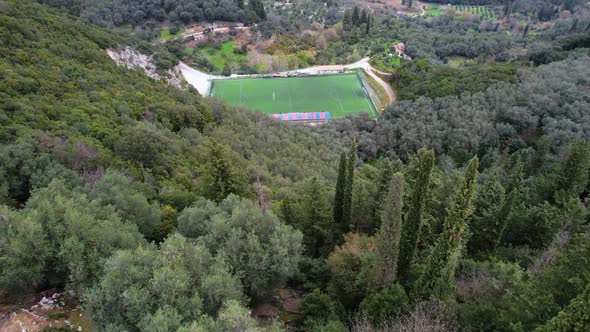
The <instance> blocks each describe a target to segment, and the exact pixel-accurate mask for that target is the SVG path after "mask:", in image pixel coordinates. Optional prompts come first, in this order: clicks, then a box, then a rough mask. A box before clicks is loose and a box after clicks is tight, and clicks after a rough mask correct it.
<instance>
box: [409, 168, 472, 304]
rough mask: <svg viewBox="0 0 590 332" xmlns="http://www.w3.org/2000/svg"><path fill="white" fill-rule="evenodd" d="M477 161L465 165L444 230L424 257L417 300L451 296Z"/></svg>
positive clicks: (469, 209) (469, 207) (470, 208)
mask: <svg viewBox="0 0 590 332" xmlns="http://www.w3.org/2000/svg"><path fill="white" fill-rule="evenodd" d="M478 165H479V160H478V158H477V157H473V159H471V160H470V161H469V164H468V165H467V170H466V172H465V176H464V178H463V182H462V184H461V186H460V188H459V190H458V192H457V195H456V196H455V198H454V200H453V202H452V203H451V206H450V207H449V208H448V210H447V216H446V218H445V223H444V229H443V232H442V234H441V235H440V237H439V238H438V240H437V242H436V244H435V246H434V248H432V252H431V253H430V256H429V257H428V261H427V263H426V266H425V268H424V270H423V272H422V274H421V275H420V278H419V279H418V281H417V282H416V284H415V285H414V288H413V292H414V296H415V297H417V298H428V297H436V298H440V299H448V298H449V297H451V296H452V294H453V289H454V275H455V270H456V268H457V263H458V260H459V256H460V255H461V247H462V242H463V235H464V234H465V231H466V230H467V218H468V217H469V215H470V214H471V212H472V201H473V195H474V192H475V186H476V182H477V167H478Z"/></svg>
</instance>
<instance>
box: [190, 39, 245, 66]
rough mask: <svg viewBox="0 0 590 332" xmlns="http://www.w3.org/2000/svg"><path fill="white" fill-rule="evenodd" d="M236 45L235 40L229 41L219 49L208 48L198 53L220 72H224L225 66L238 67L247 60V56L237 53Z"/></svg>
mask: <svg viewBox="0 0 590 332" xmlns="http://www.w3.org/2000/svg"><path fill="white" fill-rule="evenodd" d="M235 44H236V42H235V41H234V40H229V41H227V42H225V43H223V44H222V45H221V47H219V48H215V47H213V46H207V47H203V48H201V49H199V50H198V52H199V55H200V56H203V57H206V58H207V59H208V60H209V62H210V63H211V64H212V65H213V66H215V68H216V69H217V70H218V71H222V70H223V68H224V67H225V66H234V65H238V63H239V62H240V61H244V60H246V55H245V54H238V53H236V52H235V50H234V45H235Z"/></svg>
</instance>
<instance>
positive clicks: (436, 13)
mask: <svg viewBox="0 0 590 332" xmlns="http://www.w3.org/2000/svg"><path fill="white" fill-rule="evenodd" d="M440 14H441V11H440V9H438V8H432V9H427V10H426V11H424V15H426V16H440Z"/></svg>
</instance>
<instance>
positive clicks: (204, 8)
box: [37, 0, 266, 27]
mask: <svg viewBox="0 0 590 332" xmlns="http://www.w3.org/2000/svg"><path fill="white" fill-rule="evenodd" d="M37 1H38V2H40V3H45V4H48V5H51V6H55V7H60V8H64V9H66V10H67V11H69V12H70V13H71V14H73V15H76V16H80V17H82V18H84V19H86V20H88V21H89V22H91V23H94V24H97V25H100V26H106V27H113V26H118V25H123V24H128V23H130V24H133V25H140V24H142V23H145V22H146V21H148V20H157V21H164V20H170V21H172V22H174V23H176V24H181V23H184V24H187V23H190V22H194V21H200V20H205V19H206V20H209V21H213V20H224V21H237V20H247V21H249V22H255V21H258V20H260V19H265V18H266V13H265V10H264V5H263V4H262V1H256V0H255V1H249V2H248V4H249V5H248V6H247V7H246V6H245V4H244V1H188V0H174V1H165V2H164V1H161V0H150V1H139V0H134V1H122V0H117V1H103V0H101V1H83V0H37Z"/></svg>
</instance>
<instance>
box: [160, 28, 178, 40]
mask: <svg viewBox="0 0 590 332" xmlns="http://www.w3.org/2000/svg"><path fill="white" fill-rule="evenodd" d="M183 33H184V27H181V28H180V30H178V32H177V33H175V34H172V33H170V28H169V27H162V30H160V41H166V40H169V39H172V38H176V37H179V36H180V35H182V34H183Z"/></svg>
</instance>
